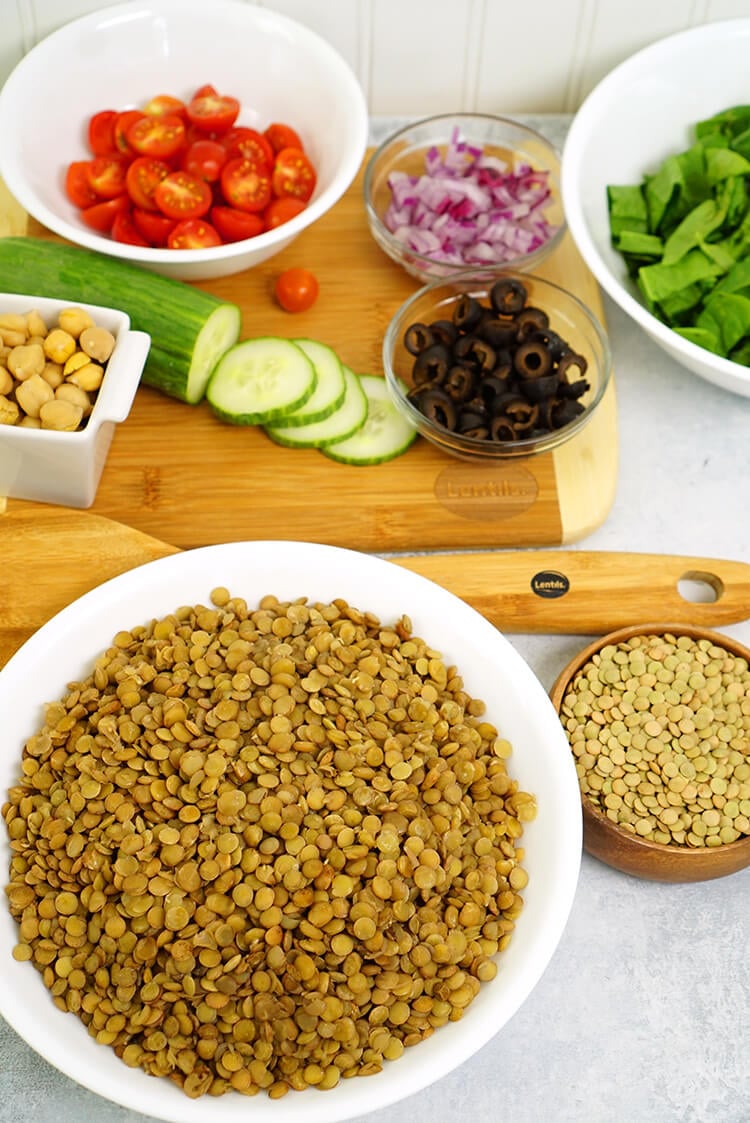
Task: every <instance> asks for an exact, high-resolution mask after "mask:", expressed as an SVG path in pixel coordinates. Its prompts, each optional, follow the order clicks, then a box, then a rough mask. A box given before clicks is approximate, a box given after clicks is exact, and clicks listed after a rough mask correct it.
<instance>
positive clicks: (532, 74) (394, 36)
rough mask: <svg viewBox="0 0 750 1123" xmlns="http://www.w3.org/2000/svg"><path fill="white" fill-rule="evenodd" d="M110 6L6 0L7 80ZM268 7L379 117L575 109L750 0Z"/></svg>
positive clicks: (384, 1)
mask: <svg viewBox="0 0 750 1123" xmlns="http://www.w3.org/2000/svg"><path fill="white" fill-rule="evenodd" d="M113 2H114V0H113ZM210 2H211V0H206V3H208V4H210ZM247 2H250V0H247ZM110 6H111V4H108V3H106V0H105V2H102V0H0V12H1V13H2V21H1V22H2V35H1V36H0V84H2V82H3V81H4V80H5V78H6V77H7V76H8V74H9V73H10V71H11V70H12V68H13V67H14V66H15V64H16V63H17V62H18V61H19V59H20V58H21V57H22V55H23V54H24V53H25V52H26V51H28V50H29V49H30V48H31V47H32V46H33V45H34V44H35V43H37V42H38V41H39V39H41V38H43V37H44V36H45V35H48V34H49V33H50V32H51V31H54V30H55V29H56V28H57V27H60V26H61V25H62V24H63V23H66V22H68V21H69V20H71V19H75V18H76V17H78V16H82V15H85V14H87V13H88V12H90V11H93V10H95V9H97V8H102V7H110ZM260 6H263V7H268V8H274V9H276V10H278V11H280V12H284V13H285V14H287V15H289V16H291V17H292V18H293V19H296V20H298V21H299V22H300V23H304V24H307V25H308V26H309V27H311V28H313V29H314V30H315V31H317V32H318V33H319V34H320V35H322V36H323V37H324V38H325V39H328V40H329V41H330V42H331V43H332V44H333V45H334V46H335V47H336V48H337V50H338V51H339V52H340V53H341V54H342V55H343V56H344V58H345V59H346V60H347V61H348V62H349V64H350V66H351V67H352V69H353V70H354V72H355V73H356V75H357V77H358V78H359V81H360V83H361V85H362V88H363V90H364V91H365V94H366V96H367V102H368V106H369V109H370V113H371V114H372V115H373V116H380V115H385V116H422V115H428V114H431V113H440V112H456V111H459V110H463V111H478V112H492V113H501V114H502V113H504V114H511V115H512V114H513V113H572V112H574V111H575V110H576V109H577V108H578V106H579V105H580V104H581V102H582V101H583V99H584V98H585V96H586V94H587V93H588V92H589V90H591V89H592V87H593V86H595V85H596V83H597V82H598V81H599V80H600V79H601V78H602V77H603V76H604V75H605V74H606V73H607V72H608V71H609V70H611V69H612V67H613V66H616V65H617V63H618V62H621V61H622V60H623V59H624V58H627V56H628V55H630V54H632V53H633V52H634V51H636V50H638V49H640V48H641V47H644V46H646V45H647V44H648V43H651V42H653V41H654V40H656V39H660V38H662V37H663V36H665V35H669V34H671V33H672V32H675V31H680V30H683V29H685V28H688V27H693V26H695V25H697V24H701V23H708V22H711V21H714V20H720V19H731V18H733V17H736V16H750V0H627V2H624V0H535V2H534V3H524V2H522V3H520V4H519V3H517V2H515V3H511V2H510V0H261V5H260ZM231 49H233V50H236V49H239V46H238V44H232V45H231ZM196 62H197V64H199V63H200V53H199V51H198V52H197V59H196ZM71 65H73V60H71ZM63 96H64V94H63ZM0 143H2V138H0Z"/></svg>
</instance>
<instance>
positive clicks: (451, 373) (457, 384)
mask: <svg viewBox="0 0 750 1123" xmlns="http://www.w3.org/2000/svg"><path fill="white" fill-rule="evenodd" d="M475 381H476V376H475V374H474V371H473V370H472V369H471V367H469V366H467V365H466V364H465V363H454V364H453V366H452V367H450V369H449V370H448V373H447V374H446V376H445V378H444V379H443V381H442V383H441V385H442V387H443V389H444V390H445V392H446V394H450V396H451V397H452V398H453V399H454V400H455V401H458V402H461V401H465V400H466V399H467V398H470V397H472V395H473V393H474V383H475Z"/></svg>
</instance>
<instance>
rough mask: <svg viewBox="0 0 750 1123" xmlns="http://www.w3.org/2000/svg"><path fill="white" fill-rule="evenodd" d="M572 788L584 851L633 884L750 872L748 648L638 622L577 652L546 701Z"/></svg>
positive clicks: (715, 636)
mask: <svg viewBox="0 0 750 1123" xmlns="http://www.w3.org/2000/svg"><path fill="white" fill-rule="evenodd" d="M550 697H551V699H552V702H553V704H554V706H555V709H556V710H557V712H558V714H559V715H560V718H561V721H562V724H563V727H564V729H565V731H566V734H567V737H568V741H569V744H570V746H571V748H572V751H573V754H574V757H575V761H576V770H577V772H578V779H579V784H580V787H581V802H582V807H583V844H584V849H585V850H587V851H588V853H590V854H592V855H593V856H594V857H596V858H598V859H599V860H600V861H602V862H605V863H606V864H607V865H610V866H613V867H614V868H616V869H619V870H622V871H623V872H625V873H628V874H631V875H633V876H635V877H641V878H646V879H650V880H652V881H664V882H687V881H706V880H709V879H711V878H716V877H724V876H726V875H727V874H731V873H736V872H737V871H738V870H741V869H744V868H745V867H746V866H748V865H750V651H749V650H748V649H747V648H746V647H744V646H743V645H742V644H740V643H738V642H737V641H735V640H733V639H731V638H729V637H727V636H724V635H720V634H719V633H717V632H712V631H708V630H707V629H704V628H698V627H689V626H684V625H667V624H641V625H636V626H633V627H628V628H621V629H618V630H617V631H615V632H610V633H609V634H608V635H606V636H603V637H602V638H601V639H599V640H596V641H595V642H593V643H591V644H589V646H588V647H586V648H584V650H583V651H581V652H579V654H578V655H577V656H576V657H575V658H574V659H572V660H571V662H570V663H569V664H568V665H567V666H566V667H565V668H564V670H563V671H562V672H561V673H560V675H559V676H558V678H557V680H556V682H555V684H554V686H553V687H552V690H551V692H550Z"/></svg>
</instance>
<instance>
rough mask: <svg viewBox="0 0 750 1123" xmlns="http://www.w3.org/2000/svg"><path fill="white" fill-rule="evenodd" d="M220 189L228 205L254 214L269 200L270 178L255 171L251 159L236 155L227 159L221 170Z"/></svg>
mask: <svg viewBox="0 0 750 1123" xmlns="http://www.w3.org/2000/svg"><path fill="white" fill-rule="evenodd" d="M221 189H222V191H223V192H224V198H225V199H226V201H227V203H228V204H229V206H230V207H236V208H237V210H240V211H249V212H250V213H251V214H255V213H257V212H258V211H262V210H263V209H264V207H266V206H267V205H268V203H269V202H270V200H271V179H270V176H269V175H267V174H264V173H263V172H262V171H256V169H255V166H254V164H253V162H252V160H245V159H243V157H242V156H238V157H237V158H236V159H234V160H229V161H228V162H227V163H226V164H225V165H224V167H223V168H222V172H221Z"/></svg>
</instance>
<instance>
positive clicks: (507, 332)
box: [477, 316, 516, 350]
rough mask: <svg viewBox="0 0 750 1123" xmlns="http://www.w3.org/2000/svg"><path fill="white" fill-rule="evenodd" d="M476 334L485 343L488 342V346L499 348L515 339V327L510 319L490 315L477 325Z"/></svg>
mask: <svg viewBox="0 0 750 1123" xmlns="http://www.w3.org/2000/svg"><path fill="white" fill-rule="evenodd" d="M477 335H478V336H479V338H480V339H483V340H484V341H485V343H489V345H490V347H494V348H495V350H499V349H500V348H501V347H507V346H508V344H509V343H513V342H514V341H515V338H516V329H515V325H514V322H513V321H512V320H500V319H498V318H497V316H492V317H491V318H490V319H488V320H484V321H483V322H482V323H481V324H480V325H479V327H478V328H477Z"/></svg>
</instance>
